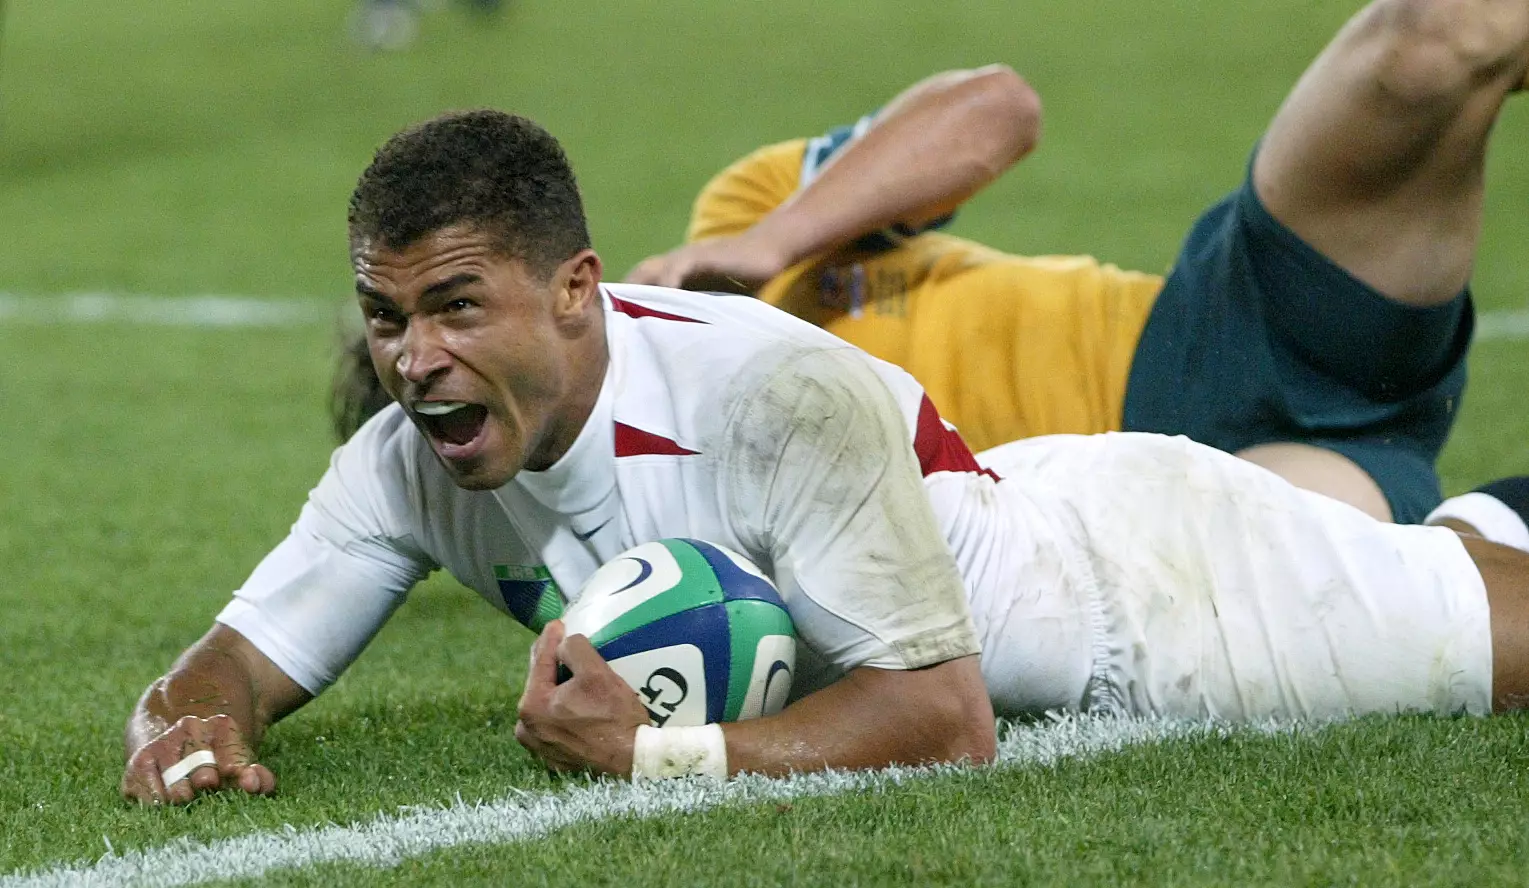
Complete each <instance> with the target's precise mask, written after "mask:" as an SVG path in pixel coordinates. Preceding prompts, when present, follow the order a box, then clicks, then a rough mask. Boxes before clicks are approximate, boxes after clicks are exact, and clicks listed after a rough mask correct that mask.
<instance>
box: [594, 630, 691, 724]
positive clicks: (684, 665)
mask: <svg viewBox="0 0 1529 888" xmlns="http://www.w3.org/2000/svg"><path fill="white" fill-rule="evenodd" d="M610 664H611V668H612V669H614V670H616V674H617V675H619V676H621V678H622V679H623V680H625V681H626V683H627V684H629V685H631V686H632V689H633V690H635V691H636V692H637V702H639V703H641V704H642V705H643V707H644V708H646V709H647V710H648V716H649V718H651V719H652V720H653V724H654V725H655V726H657V727H664V726H666V725H670V726H676V727H692V726H694V725H704V724H706V661H705V659H704V658H703V657H702V656H701V649H700V648H698V647H696V646H695V645H693V644H677V645H671V646H669V647H662V648H658V649H656V650H651V651H642V652H641V653H636V654H628V655H627V656H625V657H617V658H616V659H614V660H611V661H610Z"/></svg>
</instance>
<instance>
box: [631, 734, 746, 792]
mask: <svg viewBox="0 0 1529 888" xmlns="http://www.w3.org/2000/svg"><path fill="white" fill-rule="evenodd" d="M671 777H713V778H716V779H717V780H726V779H727V741H726V740H724V739H723V737H722V726H721V725H701V726H700V727H696V728H655V727H652V726H649V725H643V726H642V727H640V728H638V729H637V740H636V742H635V743H633V745H632V779H633V780H666V779H669V778H671Z"/></svg>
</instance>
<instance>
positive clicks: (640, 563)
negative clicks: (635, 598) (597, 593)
mask: <svg viewBox="0 0 1529 888" xmlns="http://www.w3.org/2000/svg"><path fill="white" fill-rule="evenodd" d="M624 560H626V561H635V562H637V579H635V580H633V581H631V582H630V583H627V584H626V585H625V586H622V587H621V588H620V589H617V590H616V591H615V592H613V593H611V594H613V595H620V594H621V593H622V592H625V591H626V590H628V589H630V588H632V587H633V586H635V585H637V584H638V583H641V582H642V581H643V580H646V579H647V578H648V577H651V576H653V565H652V564H650V563H648V561H647V559H644V558H626V559H624Z"/></svg>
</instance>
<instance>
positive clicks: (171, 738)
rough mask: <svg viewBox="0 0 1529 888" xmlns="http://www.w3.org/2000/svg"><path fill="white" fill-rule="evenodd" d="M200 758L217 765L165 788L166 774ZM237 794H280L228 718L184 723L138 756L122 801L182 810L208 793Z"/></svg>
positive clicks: (185, 719) (132, 758)
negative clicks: (227, 791)
mask: <svg viewBox="0 0 1529 888" xmlns="http://www.w3.org/2000/svg"><path fill="white" fill-rule="evenodd" d="M198 753H203V754H202V755H200V756H199V758H205V757H206V755H205V753H211V755H212V757H213V761H212V762H211V763H208V764H205V765H202V766H200V767H197V768H195V769H194V770H192V771H191V772H189V773H188V774H186V775H185V776H184V777H181V778H179V779H177V780H175V781H174V782H173V783H171V784H170V785H169V786H166V785H165V781H164V775H165V774H166V772H170V771H171V770H172V769H173V768H174V767H175V766H176V765H177V764H178V763H180V762H182V761H184V760H185V759H186V758H187V757H188V756H192V755H197V754H198ZM171 776H174V774H173V773H172V774H171ZM235 789H237V790H241V791H243V792H247V793H250V794H251V795H270V794H271V793H273V792H275V791H276V775H275V774H272V773H271V770H270V769H269V768H267V767H266V766H265V765H261V764H257V763H256V762H255V751H254V749H253V748H251V746H250V744H249V742H248V741H246V740H245V738H244V733H243V732H242V731H240V730H239V726H238V725H237V724H236V723H235V722H234V720H233V719H231V718H229V717H228V716H226V715H214V716H212V717H211V718H197V717H196V716H194V715H187V716H184V717H182V718H181V719H180V720H179V721H177V722H176V723H175V724H173V725H171V726H170V727H168V728H166V729H165V730H164V731H162V732H161V733H160V734H159V735H158V736H156V737H155V738H154V739H152V740H150V741H149V742H147V743H145V744H143V745H142V746H140V747H138V748H137V749H136V750H134V751H133V754H132V755H130V756H128V760H127V769H126V770H125V771H124V772H123V774H122V796H123V798H126V799H129V800H131V801H137V802H140V803H142V804H145V805H158V804H164V803H169V804H172V805H184V804H186V803H188V802H190V801H191V800H192V799H194V798H196V797H197V796H199V795H203V794H205V793H209V792H218V791H219V790H235Z"/></svg>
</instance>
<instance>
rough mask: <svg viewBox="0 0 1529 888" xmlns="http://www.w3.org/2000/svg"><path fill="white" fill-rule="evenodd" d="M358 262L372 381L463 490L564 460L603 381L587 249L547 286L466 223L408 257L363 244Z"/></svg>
mask: <svg viewBox="0 0 1529 888" xmlns="http://www.w3.org/2000/svg"><path fill="white" fill-rule="evenodd" d="M351 261H352V263H353V265H354V266H355V271H356V293H357V297H358V299H359V300H360V303H361V313H362V316H363V318H364V319H365V321H366V340H367V345H368V346H369V347H370V349H371V353H372V363H373V364H375V365H376V368H377V376H378V378H380V379H381V380H382V384H383V386H384V387H385V388H386V389H387V390H388V393H389V394H391V395H392V396H393V398H394V399H395V400H397V401H398V403H399V404H401V405H403V408H404V411H405V412H407V413H408V415H409V418H410V419H412V420H413V421H414V424H415V426H417V427H418V428H419V430H420V432H421V434H423V435H424V436H425V438H426V439H427V440H429V442H430V446H431V447H432V448H433V449H434V450H435V454H436V456H437V457H438V458H439V459H440V461H441V464H442V465H444V466H445V467H446V471H447V472H449V473H450V474H451V476H452V479H453V480H455V481H456V483H457V484H458V485H460V486H462V487H465V488H467V489H470V490H488V489H492V488H495V487H499V486H501V485H503V484H504V483H506V482H507V481H509V480H510V479H511V478H513V477H514V476H515V473H517V472H519V471H520V470H521V469H523V468H530V469H533V470H539V469H544V468H546V467H548V466H550V465H551V464H552V463H553V462H555V461H556V460H557V458H558V457H560V456H562V454H563V453H564V452H565V451H567V449H568V447H569V445H571V444H572V443H573V440H574V438H576V437H577V436H578V433H579V429H580V428H582V427H583V424H584V421H585V420H586V419H587V418H588V416H589V413H590V411H591V410H592V409H593V406H594V402H595V399H596V398H597V397H598V395H599V391H600V384H601V382H602V381H603V379H604V376H605V364H606V348H605V328H604V320H603V318H604V316H603V314H602V310H601V307H600V302H599V287H598V284H599V280H600V260H599V258H598V257H597V256H596V255H595V254H594V252H593V251H592V250H584V251H582V252H580V253H579V254H577V255H576V256H574V257H573V258H571V259H569V260H567V261H566V262H564V263H563V264H562V265H560V266H559V267H558V268H557V270H556V271H554V272H553V273H552V275H551V276H550V278H548V279H546V280H542V279H540V278H539V277H538V276H537V275H535V274H533V273H532V272H531V271H530V270H529V269H528V268H527V266H526V264H525V263H524V262H522V261H520V260H518V259H510V258H506V257H505V256H503V255H501V254H500V253H498V252H496V251H495V250H494V249H493V241H492V240H491V239H490V238H489V237H488V236H487V235H484V234H482V233H481V232H479V231H477V230H476V229H474V228H471V227H465V226H458V227H450V228H445V229H442V230H440V231H438V232H435V233H434V234H431V235H428V236H426V237H424V238H421V239H420V240H419V241H417V242H416V243H414V244H412V245H410V246H409V247H407V248H405V249H403V250H391V249H387V248H384V247H381V246H378V245H376V244H371V243H367V242H358V243H355V244H353V245H352V249H351Z"/></svg>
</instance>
